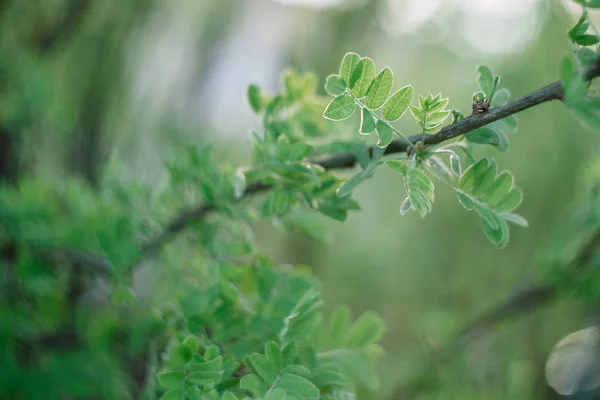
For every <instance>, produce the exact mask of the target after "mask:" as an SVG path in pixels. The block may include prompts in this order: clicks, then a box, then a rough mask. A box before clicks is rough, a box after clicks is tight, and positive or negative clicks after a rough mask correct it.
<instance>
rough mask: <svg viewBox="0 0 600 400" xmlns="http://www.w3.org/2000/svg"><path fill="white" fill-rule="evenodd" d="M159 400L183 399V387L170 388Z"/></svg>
mask: <svg viewBox="0 0 600 400" xmlns="http://www.w3.org/2000/svg"><path fill="white" fill-rule="evenodd" d="M160 400H184V394H183V389H171V390H169V391H168V392H167V393H165V394H163V395H162V397H161V398H160Z"/></svg>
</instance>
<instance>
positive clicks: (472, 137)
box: [465, 127, 508, 152]
mask: <svg viewBox="0 0 600 400" xmlns="http://www.w3.org/2000/svg"><path fill="white" fill-rule="evenodd" d="M465 138H466V139H467V140H468V141H469V142H471V143H479V144H491V145H493V146H496V147H497V148H498V150H500V151H502V152H504V151H506V150H507V149H508V139H507V138H506V135H504V134H503V133H500V132H497V131H496V130H494V129H492V128H487V127H483V128H479V129H476V130H474V131H471V132H468V133H466V134H465Z"/></svg>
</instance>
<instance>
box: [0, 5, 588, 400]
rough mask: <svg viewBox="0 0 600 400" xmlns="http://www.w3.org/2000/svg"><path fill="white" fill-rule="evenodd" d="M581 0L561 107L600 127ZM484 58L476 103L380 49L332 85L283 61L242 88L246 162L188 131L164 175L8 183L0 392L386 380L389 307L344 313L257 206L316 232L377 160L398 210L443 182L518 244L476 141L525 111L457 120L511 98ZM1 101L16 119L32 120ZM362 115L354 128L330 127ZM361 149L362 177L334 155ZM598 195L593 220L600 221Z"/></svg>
mask: <svg viewBox="0 0 600 400" xmlns="http://www.w3.org/2000/svg"><path fill="white" fill-rule="evenodd" d="M577 2H578V3H579V4H581V5H582V6H583V7H584V10H583V14H582V16H581V18H580V19H579V21H578V22H577V23H576V25H575V26H574V27H573V28H572V29H571V30H569V32H568V37H569V39H570V40H571V42H572V44H573V50H574V53H573V56H574V57H573V60H574V61H573V60H571V58H569V57H566V58H564V59H563V60H562V61H561V64H560V82H561V83H560V85H561V90H562V93H563V94H564V96H563V97H564V98H563V100H564V103H565V105H566V106H567V107H568V108H569V109H570V110H571V111H572V112H573V113H574V115H575V116H576V117H577V118H578V119H579V120H580V121H581V122H582V123H583V124H585V125H586V126H589V127H593V128H597V127H599V126H600V117H599V114H598V110H599V109H600V103H599V101H600V99H598V97H597V94H596V93H595V92H594V91H593V90H590V86H589V76H586V71H588V70H589V68H590V67H593V66H597V56H596V52H595V50H592V49H591V48H590V46H595V45H597V44H598V43H600V40H599V37H598V35H597V34H596V33H593V32H595V30H594V27H593V25H592V23H591V21H590V19H589V16H588V14H587V8H600V3H599V2H597V1H595V0H579V1H577ZM590 31H591V32H592V33H590ZM0 67H1V66H0ZM476 72H477V76H476V83H477V85H478V91H477V92H476V93H475V94H474V95H473V97H472V101H473V109H472V111H473V115H472V116H470V117H468V120H467V119H465V118H464V116H463V114H462V113H461V112H459V111H458V110H455V109H448V108H447V107H448V106H449V103H450V101H449V99H448V98H445V97H444V96H442V94H441V93H438V94H435V95H434V94H432V93H427V94H426V95H418V96H416V97H415V91H414V88H413V86H412V85H410V84H407V83H406V82H403V83H402V84H401V85H400V86H401V87H400V88H398V89H397V90H395V91H394V90H393V87H394V74H393V72H392V70H391V69H390V68H383V69H382V70H381V71H379V72H378V71H377V69H376V67H375V62H374V61H373V60H372V59H371V58H369V57H361V56H360V55H358V54H356V53H347V54H346V55H345V56H344V57H343V59H342V61H341V65H340V67H339V71H338V74H335V75H330V76H328V77H327V79H326V81H325V90H326V92H327V93H328V94H329V95H331V96H333V99H332V100H330V101H329V103H327V102H326V101H325V99H324V98H323V97H321V96H319V95H317V91H318V79H317V77H316V76H315V75H314V74H311V73H299V72H297V71H295V70H289V71H287V72H286V73H285V74H284V75H283V80H282V90H281V92H280V93H276V94H273V95H271V94H267V93H264V92H263V90H262V89H261V88H260V87H258V86H257V85H250V86H249V87H248V90H247V100H248V103H249V106H250V108H251V109H252V110H253V112H254V113H255V114H256V115H257V116H258V117H260V118H261V121H262V129H261V130H260V132H256V131H253V132H252V136H251V140H252V163H251V165H249V166H246V167H241V166H237V165H235V166H234V165H228V164H226V163H224V162H222V160H221V159H220V158H219V156H218V154H217V152H216V150H215V149H214V148H212V147H211V146H207V145H205V146H195V145H191V146H184V147H183V148H178V149H177V153H176V155H175V156H174V157H173V159H172V160H171V161H170V162H168V163H167V164H166V166H165V171H166V175H167V177H168V182H167V184H166V185H165V186H164V187H159V188H155V189H152V188H149V187H146V186H144V185H142V184H139V183H136V182H131V181H127V180H124V179H123V178H122V177H121V174H120V168H122V166H120V165H110V166H109V168H107V169H106V170H105V171H103V174H102V176H101V177H102V182H101V184H100V185H99V187H92V185H90V184H89V183H87V182H83V181H80V180H77V179H75V178H70V179H63V180H61V181H51V180H43V179H41V178H39V177H36V176H22V177H20V178H19V179H18V180H17V182H16V183H9V182H5V181H2V183H1V185H0V268H1V269H2V274H1V275H0V336H1V338H2V341H1V348H0V371H1V372H0V374H1V375H0V378H1V379H0V397H1V398H10V399H29V398H32V399H45V398H48V399H53V398H90V397H94V398H95V397H102V398H107V399H113V398H114V399H118V398H123V397H127V396H128V397H132V398H145V399H156V398H162V399H166V400H170V399H190V400H197V399H201V400H219V399H220V400H235V399H238V400H253V399H255V400H286V399H287V400H318V399H323V400H351V399H356V398H357V396H358V393H360V391H361V390H371V391H374V390H376V389H377V388H378V387H379V385H380V382H379V377H378V373H377V372H378V371H377V368H378V365H379V361H380V359H381V357H382V355H383V350H382V348H381V346H380V344H379V343H380V341H381V339H382V337H383V334H384V332H385V325H384V323H383V321H382V319H381V318H380V317H379V316H377V315H375V314H374V313H371V312H364V313H362V314H361V315H360V316H358V317H357V318H352V315H351V312H350V309H349V308H348V307H346V306H341V307H338V308H337V309H335V310H334V311H333V312H331V313H326V312H324V311H323V304H324V299H323V295H322V290H323V288H322V287H321V284H320V283H319V282H318V281H317V279H316V278H315V277H314V276H313V275H312V273H311V272H310V270H309V269H308V268H306V267H305V266H301V265H299V266H290V265H281V264H278V263H275V262H273V261H272V260H270V259H269V257H267V256H266V255H265V254H263V252H262V251H261V249H260V248H259V246H258V245H257V244H256V241H255V239H254V237H253V224H254V223H255V222H256V221H259V220H261V219H265V220H268V221H270V222H271V223H272V225H273V226H275V227H277V228H279V229H281V230H283V231H291V230H293V229H296V228H298V229H300V230H302V231H304V232H306V233H307V234H309V235H312V236H314V237H315V238H317V239H318V238H321V237H322V228H321V226H320V225H319V224H318V223H315V216H325V217H328V218H331V219H334V220H336V221H345V220H346V219H347V218H348V215H349V213H350V212H352V211H356V210H359V209H360V206H359V204H358V203H357V202H356V201H355V200H353V199H352V195H353V194H354V192H355V190H356V188H357V187H358V186H359V185H360V184H361V183H363V182H365V181H366V180H367V179H369V178H370V177H372V176H373V174H374V173H375V171H376V170H377V168H378V167H379V166H380V165H384V164H385V165H386V166H387V167H388V168H390V169H391V170H392V171H394V172H395V173H397V174H398V175H400V176H401V177H402V180H403V186H404V189H405V192H406V197H405V198H404V199H403V201H401V202H400V201H399V203H400V205H399V208H400V214H402V215H404V214H406V213H408V212H409V211H410V210H414V211H416V212H418V213H419V215H421V216H422V217H424V216H426V215H427V214H429V213H430V212H431V211H432V206H433V202H434V200H435V183H439V184H441V185H443V186H446V187H447V188H449V189H450V190H452V191H453V192H454V193H455V195H456V197H457V199H458V202H459V203H460V204H461V206H462V207H463V208H465V209H466V210H473V211H475V213H476V214H477V216H478V217H479V219H480V222H481V225H482V228H483V232H484V235H485V236H486V237H487V238H488V239H489V241H490V242H491V243H492V244H493V245H494V246H495V247H497V248H503V247H505V246H507V245H508V243H509V237H510V232H509V225H508V224H509V223H513V224H516V225H519V226H527V221H526V220H525V219H524V218H523V217H521V216H520V215H518V214H515V213H514V211H515V210H516V208H517V207H518V206H519V204H520V203H521V201H522V197H523V195H522V192H521V190H520V189H519V188H518V187H517V186H516V185H515V183H514V177H513V175H512V174H511V173H510V172H508V171H505V170H500V169H499V168H498V167H497V162H496V160H494V159H493V158H492V157H490V156H489V155H478V153H479V152H480V151H481V152H483V151H487V150H489V148H488V147H486V146H482V145H491V146H492V147H493V148H495V149H497V150H498V151H500V152H505V151H507V150H508V147H509V141H508V136H507V135H508V134H511V133H514V132H515V131H516V127H517V120H516V118H515V117H514V116H513V115H512V114H513V113H506V114H502V115H501V117H502V118H500V117H499V119H496V120H494V121H493V122H491V123H485V124H483V123H482V124H480V125H477V126H476V127H474V128H472V129H471V128H469V129H467V128H464V130H462V131H460V132H461V133H459V134H452V135H451V134H450V133H448V132H452V131H451V130H452V129H457V131H458V128H457V127H459V128H460V127H461V126H462V127H464V126H467V123H471V122H469V121H477V118H486V116H488V115H490V113H494V112H498V111H497V109H498V108H500V107H505V108H504V110H506V109H507V108H506V105H507V103H508V99H509V91H508V90H507V89H505V88H500V87H499V83H500V77H499V76H497V75H495V74H494V73H493V72H492V70H491V69H490V68H488V67H486V66H479V67H478V68H477V70H476ZM23 80H25V79H24V78H23ZM326 103H327V104H326ZM25 107H28V105H20V106H18V107H17V106H16V108H25ZM37 107H38V106H36V108H37ZM39 108H43V107H42V106H39ZM13 111H14V113H13ZM408 111H410V115H411V116H412V119H414V122H415V124H416V126H417V127H418V131H417V134H416V135H414V136H410V137H409V136H406V135H404V134H403V133H402V132H401V131H400V130H399V129H398V128H397V127H396V126H395V122H396V121H398V120H399V119H400V118H402V117H403V116H405V115H406V114H407V112H408ZM4 112H5V113H8V114H10V115H8V116H6V115H5V116H4V118H5V119H8V120H10V121H11V124H14V125H17V122H19V121H20V120H21V119H22V118H21V115H20V112H21V111H19V110H8V111H7V110H5V111H4ZM515 112H516V111H515ZM24 114H25V113H24ZM353 116H355V117H356V118H357V119H358V117H360V126H359V127H358V129H357V130H358V135H355V136H354V138H353V140H351V141H347V142H337V141H335V140H333V139H331V138H332V135H331V134H332V132H333V131H334V129H338V127H339V126H342V127H349V126H351V124H349V123H347V124H346V125H339V124H338V123H339V121H345V120H349V119H350V118H352V117H353ZM450 116H452V121H451V122H449V119H450V118H449V117H450ZM323 117H324V118H323ZM15 121H17V122H15ZM461 124H462V125H461ZM473 126H475V125H473ZM355 130H356V129H355ZM373 133H375V135H373ZM375 136H376V139H375ZM475 155H477V156H475ZM340 159H341V160H343V162H340V163H339V164H335V161H336V160H340ZM332 160H333V161H332ZM347 160H351V163H349V162H348V161H347ZM355 163H356V164H358V167H359V170H358V171H357V172H355V173H354V174H353V175H351V176H350V177H343V176H341V175H338V174H336V173H335V172H333V169H334V168H337V167H340V168H341V167H347V166H349V164H352V165H354V164H355ZM32 175H33V174H32ZM434 182H435V183H434ZM250 195H256V197H257V201H255V202H251V201H247V198H248V197H249V196H250ZM597 201H598V196H595V197H593V199H592V203H593V205H595V204H596V203H597ZM199 204H200V206H199ZM590 208H591V209H592V211H591V212H590V213H589V214H586V216H585V221H586V223H588V224H590V221H592V222H594V221H596V222H597V221H599V220H600V219H599V218H597V217H598V216H597V215H596V214H597V212H596V211H595V210H596V209H598V207H594V206H591V207H590ZM209 213H211V214H210V215H209ZM586 227H587V228H589V226H586ZM577 230H579V231H581V230H583V228H582V227H581V226H579V225H578V226H577ZM590 235H591V234H590ZM573 236H575V235H573ZM581 236H583V235H581V233H580V234H579V235H577V239H578V240H580V239H581ZM556 264H558V263H556ZM560 264H561V265H563V263H560ZM553 265H554V264H553ZM144 272H146V274H144ZM571 272H572V271H567V270H561V271H559V272H558V273H557V274H556V275H557V276H559V275H560V278H561V279H563V278H564V280H567V279H568V280H569V281H570V282H572V283H574V284H578V285H581V286H582V287H583V286H585V285H586V284H588V286H589V281H592V282H595V281H596V280H595V279H588V278H590V277H592V278H596V277H595V275H594V274H598V272H597V271H592V270H590V271H585V272H584V273H582V274H581V275H578V276H575V277H572V276H571ZM146 280H147V281H146ZM589 290H592V291H593V290H597V289H595V288H591V289H589ZM594 294H596V293H594ZM32 382H35V384H32ZM569 393H571V391H570V390H569Z"/></svg>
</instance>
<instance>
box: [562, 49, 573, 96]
mask: <svg viewBox="0 0 600 400" xmlns="http://www.w3.org/2000/svg"><path fill="white" fill-rule="evenodd" d="M573 73H574V67H573V61H571V59H570V58H569V57H567V56H563V57H562V58H561V59H560V72H559V77H560V83H561V86H562V89H563V91H565V90H566V89H567V88H568V87H569V84H570V83H571V79H572V78H573Z"/></svg>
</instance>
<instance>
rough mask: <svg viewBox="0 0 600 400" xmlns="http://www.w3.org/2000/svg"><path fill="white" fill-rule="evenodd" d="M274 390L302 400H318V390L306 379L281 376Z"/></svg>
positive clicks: (292, 375) (295, 376) (294, 376)
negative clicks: (280, 390)
mask: <svg viewBox="0 0 600 400" xmlns="http://www.w3.org/2000/svg"><path fill="white" fill-rule="evenodd" d="M276 388H279V389H282V390H283V391H285V392H286V393H287V394H289V395H291V396H295V397H296V398H298V399H304V400H319V398H320V393H319V389H318V388H317V387H316V386H315V385H314V383H312V382H311V381H309V380H308V379H306V378H304V377H302V376H298V375H294V374H287V373H284V374H281V375H280V377H279V379H278V380H277V384H276Z"/></svg>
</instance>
